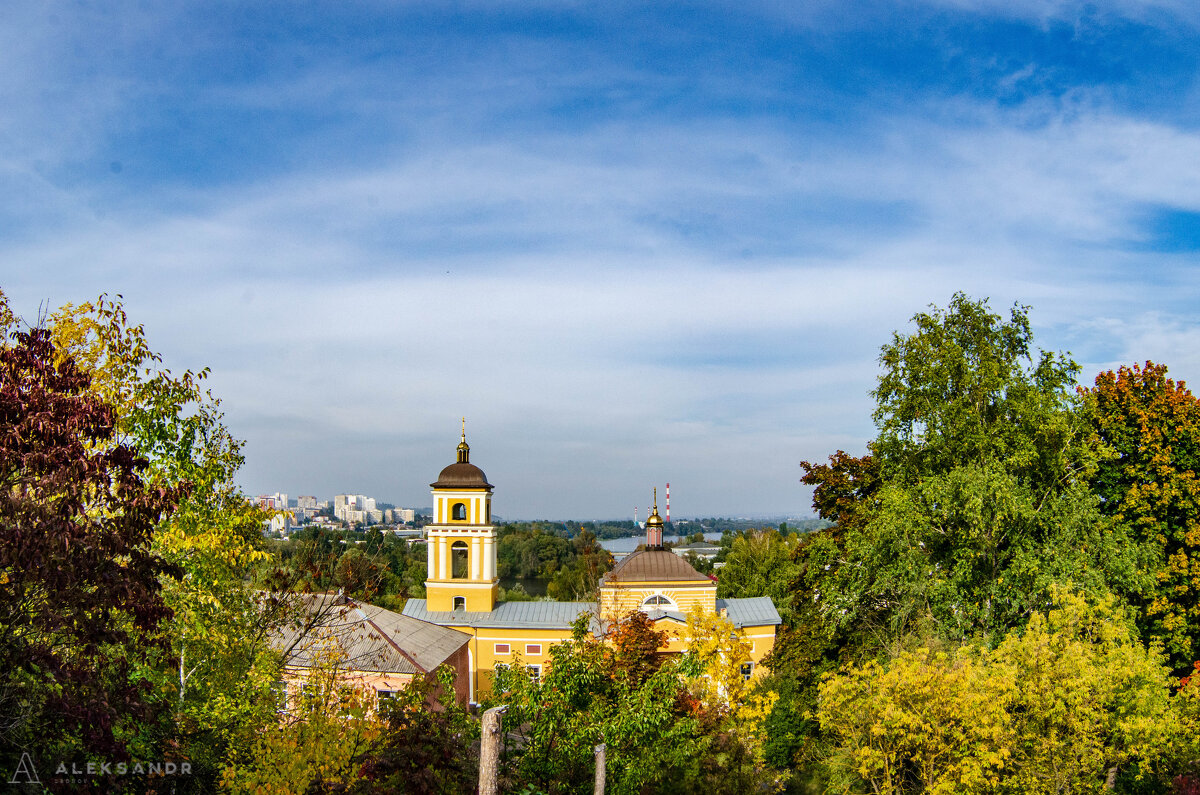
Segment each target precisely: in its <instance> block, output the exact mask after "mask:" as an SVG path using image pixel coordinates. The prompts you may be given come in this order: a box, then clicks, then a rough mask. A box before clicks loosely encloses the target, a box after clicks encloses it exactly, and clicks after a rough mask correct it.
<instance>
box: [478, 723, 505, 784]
mask: <svg viewBox="0 0 1200 795" xmlns="http://www.w3.org/2000/svg"><path fill="white" fill-rule="evenodd" d="M506 709H508V707H492V708H491V709H489V710H488V711H487V712H485V713H483V726H482V734H481V736H480V741H479V795H496V793H497V792H498V782H497V779H498V777H499V774H500V731H501V729H500V716H501V715H503V714H504V710H506Z"/></svg>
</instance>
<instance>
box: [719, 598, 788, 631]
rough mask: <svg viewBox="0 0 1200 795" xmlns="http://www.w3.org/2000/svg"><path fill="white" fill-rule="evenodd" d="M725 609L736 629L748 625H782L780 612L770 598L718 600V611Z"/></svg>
mask: <svg viewBox="0 0 1200 795" xmlns="http://www.w3.org/2000/svg"><path fill="white" fill-rule="evenodd" d="M721 608H725V609H726V610H727V611H729V612H728V616H729V620H730V621H732V622H733V625H734V626H735V627H744V626H748V625H754V626H762V625H763V624H775V625H778V624H782V623H783V619H782V618H780V617H779V611H778V610H776V609H775V603H774V602H772V601H771V597H769V596H753V597H750V598H749V599H718V600H717V610H718V611H720V610H721Z"/></svg>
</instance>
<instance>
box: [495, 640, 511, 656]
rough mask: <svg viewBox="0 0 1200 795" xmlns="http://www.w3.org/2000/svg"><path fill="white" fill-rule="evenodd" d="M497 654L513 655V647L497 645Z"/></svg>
mask: <svg viewBox="0 0 1200 795" xmlns="http://www.w3.org/2000/svg"><path fill="white" fill-rule="evenodd" d="M495 653H496V654H511V653H512V646H510V645H508V644H507V643H497V644H496V651H495Z"/></svg>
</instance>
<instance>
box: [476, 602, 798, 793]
mask: <svg viewBox="0 0 1200 795" xmlns="http://www.w3.org/2000/svg"><path fill="white" fill-rule="evenodd" d="M726 636H728V632H726ZM664 641H665V637H664V636H663V635H662V634H661V633H658V632H655V631H654V629H653V627H652V625H651V623H650V622H649V621H648V620H647V619H646V617H645V616H644V615H643V614H641V613H637V612H635V613H631V614H629V615H628V616H626V617H624V618H623V619H622V621H620V622H617V623H615V624H614V625H613V626H612V627H610V628H609V632H608V633H607V637H606V638H604V637H601V638H598V637H595V636H594V635H592V633H591V631H590V630H589V628H588V624H587V618H586V617H585V618H584V619H581V620H580V621H578V622H576V625H575V632H574V634H573V637H572V639H571V640H570V641H567V642H564V643H560V644H558V645H556V646H554V647H553V648H552V649H551V657H552V663H551V665H550V667H549V670H548V671H546V672H545V673H544V675H543V676H542V677H541V678H540V679H535V678H534V677H532V676H530V675H529V674H528V672H527V671H525V670H524V669H523V668H522V666H521V665H520V664H519V661H515V662H514V664H513V665H512V667H510V668H501V669H498V670H497V674H496V682H495V688H494V693H493V695H492V696H491V698H492V699H493V700H494V701H495V702H496V703H498V704H506V705H508V711H507V712H506V713H505V715H504V719H503V721H504V729H505V732H506V733H508V735H509V736H516V737H519V738H520V739H519V743H518V748H519V750H518V749H517V748H513V747H511V746H510V747H509V748H508V749H507V753H506V757H505V761H506V766H507V767H506V769H507V777H508V784H507V788H508V789H511V790H518V789H519V788H520V787H521V786H523V785H528V786H532V787H534V788H536V789H539V790H541V791H544V792H547V793H568V792H591V791H592V782H593V774H594V756H593V749H594V747H595V746H596V745H597V744H599V743H605V744H606V746H607V748H608V751H607V754H608V768H607V769H608V787H609V791H610V792H614V793H640V792H663V793H674V792H679V793H684V792H698V791H709V792H714V793H723V792H745V791H747V790H751V791H754V790H762V789H770V788H771V787H773V786H774V784H775V776H776V774H775V773H774V772H773V771H769V770H767V769H765V768H764V767H763V766H762V764H761V760H760V759H759V758H758V757H757V756H756V753H755V750H754V747H755V743H756V742H757V740H756V739H755V738H757V737H758V736H759V731H758V729H757V727H756V726H755V725H751V724H749V723H745V722H743V723H739V722H738V721H739V720H741V719H743V718H746V719H748V718H749V717H750V713H747V712H745V711H744V710H742V709H741V706H740V705H738V704H734V703H733V702H732V701H731V700H730V698H729V696H728V694H729V692H730V691H728V690H727V691H725V695H720V694H717V693H715V691H714V692H713V693H712V694H711V695H712V699H711V700H705V698H704V696H705V695H707V694H708V691H707V690H705V689H704V685H703V683H702V682H701V679H702V678H703V675H704V674H705V673H706V672H714V673H717V674H718V675H721V676H723V675H724V668H725V667H726V666H725V663H726V662H728V660H727V659H725V658H722V657H721V651H722V650H724V649H725V648H726V647H725V646H720V648H716V647H714V648H713V649H710V650H709V652H711V653H708V652H704V653H700V654H698V656H696V657H693V658H692V660H690V661H689V662H688V663H687V664H686V665H684V664H683V663H682V662H681V661H680V660H679V659H677V658H672V657H668V656H663V655H662V654H661V652H660V649H661V647H662V645H663V643H664ZM725 643H726V644H728V641H726V642H725ZM734 656H736V657H737V663H738V665H737V666H736V667H737V668H738V669H739V671H738V675H737V676H736V677H735V678H736V685H733V686H735V687H736V688H737V692H738V693H741V692H742V691H743V688H744V686H745V682H744V680H742V678H741V676H740V662H741V661H742V660H743V659H744V657H742V656H738V655H734ZM729 659H732V658H729ZM717 660H720V661H721V662H720V663H719V664H718V663H717V662H716V661H717ZM725 681H726V679H725V678H722V682H725ZM730 684H731V685H732V683H730ZM747 703H749V704H752V705H757V706H760V707H761V703H762V702H761V700H760V699H759V698H758V697H757V696H756V697H755V698H753V699H748V701H747ZM752 711H753V710H752Z"/></svg>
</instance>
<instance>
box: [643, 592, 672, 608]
mask: <svg viewBox="0 0 1200 795" xmlns="http://www.w3.org/2000/svg"><path fill="white" fill-rule="evenodd" d="M642 608H643V609H648V610H674V609H675V603H674V602H672V601H671V600H670V599H668V598H667V597H665V596H663V595H662V594H655V595H654V596H651V597H650V598H648V599H647V600H646V601H644V602H642Z"/></svg>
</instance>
